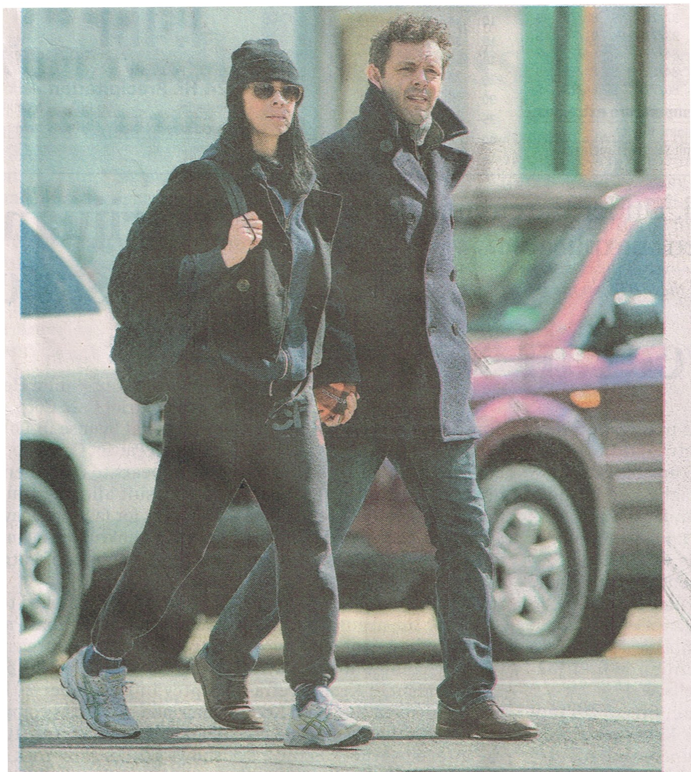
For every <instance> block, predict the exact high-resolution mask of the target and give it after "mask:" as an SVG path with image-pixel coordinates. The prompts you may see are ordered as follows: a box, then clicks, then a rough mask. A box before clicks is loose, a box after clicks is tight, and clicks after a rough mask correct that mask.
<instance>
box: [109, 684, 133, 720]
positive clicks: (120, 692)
mask: <svg viewBox="0 0 691 772" xmlns="http://www.w3.org/2000/svg"><path fill="white" fill-rule="evenodd" d="M132 683H134V682H133V681H125V679H124V678H122V679H121V678H117V679H108V680H106V681H104V686H105V689H104V692H105V695H104V696H105V697H106V700H105V704H104V708H105V712H106V713H107V714H108V715H110V716H113V717H118V716H128V717H129V715H130V712H129V710H128V708H127V703H126V702H125V692H126V691H127V687H128V686H129V685H131V684H132Z"/></svg>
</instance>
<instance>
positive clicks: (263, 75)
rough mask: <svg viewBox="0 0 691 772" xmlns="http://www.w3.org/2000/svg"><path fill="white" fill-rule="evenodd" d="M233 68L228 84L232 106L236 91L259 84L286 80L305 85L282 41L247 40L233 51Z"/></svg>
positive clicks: (227, 96)
mask: <svg viewBox="0 0 691 772" xmlns="http://www.w3.org/2000/svg"><path fill="white" fill-rule="evenodd" d="M232 62H233V64H232V67H231V68H230V75H229V76H228V83H227V84H226V103H227V104H228V106H230V98H231V95H232V94H233V92H234V91H235V90H236V89H239V88H245V87H246V86H247V85H249V84H250V83H254V82H256V81H267V82H269V83H270V82H271V81H273V80H282V81H283V82H284V83H295V84H297V85H301V84H300V81H299V78H300V76H299V75H298V71H297V69H296V67H295V65H294V64H293V63H292V61H291V60H290V57H289V56H288V54H287V53H286V52H285V51H284V50H283V49H282V48H281V47H280V46H279V45H278V40H274V39H273V38H265V39H263V40H246V41H245V42H244V43H243V44H242V45H241V46H240V48H238V49H236V50H235V51H233V55H232Z"/></svg>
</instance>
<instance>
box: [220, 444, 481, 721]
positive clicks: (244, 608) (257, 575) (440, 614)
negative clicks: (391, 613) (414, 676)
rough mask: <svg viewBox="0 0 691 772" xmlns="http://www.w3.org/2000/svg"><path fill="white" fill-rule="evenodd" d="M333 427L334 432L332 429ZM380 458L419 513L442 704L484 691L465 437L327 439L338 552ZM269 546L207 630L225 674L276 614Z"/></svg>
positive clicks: (473, 504) (473, 497) (476, 500)
mask: <svg viewBox="0 0 691 772" xmlns="http://www.w3.org/2000/svg"><path fill="white" fill-rule="evenodd" d="M336 431H337V430H336ZM386 457H388V458H389V460H390V461H391V462H392V463H393V465H394V467H395V468H396V470H397V471H398V473H399V474H400V476H401V478H402V480H403V482H404V483H405V485H406V488H407V489H408V491H409V493H410V495H411V496H412V498H413V500H414V501H415V503H416V504H417V506H418V507H419V508H420V510H421V511H422V512H423V514H424V516H425V522H426V524H427V529H428V532H429V536H430V540H431V542H432V545H433V546H434V548H435V550H436V552H435V557H436V562H437V577H436V608H437V620H438V626H439V640H440V643H441V651H442V661H443V665H444V679H443V681H442V682H441V683H440V684H439V686H438V688H437V695H438V697H439V699H440V700H441V701H442V702H443V703H444V704H446V705H448V706H449V707H452V708H453V707H456V708H465V707H468V706H469V705H471V704H473V703H475V702H480V701H482V700H485V699H488V698H489V697H491V694H492V688H493V686H494V682H495V674H494V667H493V664H492V649H491V642H490V630H489V604H490V592H491V578H492V562H491V558H490V554H489V535H488V521H487V516H486V514H485V510H484V503H483V500H482V494H481V493H480V490H479V488H478V485H477V480H476V468H475V450H474V447H473V441H472V440H467V441H460V442H450V443H442V442H440V441H438V440H437V441H435V440H427V439H420V438H415V439H410V438H408V439H401V438H399V439H395V440H385V439H383V438H381V437H376V436H375V435H373V434H365V435H364V436H363V437H361V438H359V441H358V442H357V443H356V444H354V445H353V446H351V447H337V446H336V445H335V444H334V443H328V461H329V518H330V524H331V543H332V547H333V549H334V550H337V549H338V548H339V547H340V545H341V544H342V543H343V540H344V538H345V536H346V534H347V532H348V529H349V528H350V526H351V525H352V523H353V521H354V520H355V517H356V516H357V514H358V512H359V510H360V507H361V506H362V503H363V501H364V500H365V497H366V496H367V492H368V490H369V488H370V486H371V484H372V481H373V480H374V477H375V475H376V473H377V471H378V469H379V467H380V466H381V464H382V462H383V461H384V458H386ZM274 565H275V550H274V546H273V545H271V546H270V547H268V548H267V549H266V551H265V552H264V554H263V555H262V556H261V558H260V559H259V560H258V562H257V563H256V565H255V566H254V568H253V569H252V571H251V572H250V573H249V575H248V576H247V577H246V579H245V581H244V582H243V583H242V585H241V586H240V587H239V588H238V590H237V591H236V593H235V595H234V596H233V597H232V598H231V600H230V601H229V602H228V604H227V605H226V607H225V608H224V609H223V611H222V613H221V615H220V616H219V618H218V620H217V622H216V624H215V625H214V628H213V630H212V631H211V635H210V637H209V648H208V656H209V659H210V661H211V663H212V664H213V667H214V668H215V669H217V670H218V671H219V672H224V673H248V672H249V671H250V669H251V668H252V667H253V665H254V664H255V663H256V660H257V656H258V644H259V643H260V642H261V641H262V640H263V639H264V638H265V637H266V635H268V634H269V633H270V632H271V630H272V629H273V628H274V626H275V625H276V624H277V622H278V611H277V609H276V605H275V602H274V598H275V568H274Z"/></svg>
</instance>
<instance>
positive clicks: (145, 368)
mask: <svg viewBox="0 0 691 772" xmlns="http://www.w3.org/2000/svg"><path fill="white" fill-rule="evenodd" d="M228 170H229V171H230V172H231V174H232V175H233V177H234V179H235V181H236V182H237V184H238V185H239V186H240V188H241V190H242V191H243V194H244V196H245V199H246V201H247V206H248V211H249V210H254V211H256V212H257V214H258V215H259V218H260V219H261V220H262V221H263V223H264V232H263V238H262V241H261V243H260V244H259V245H258V246H257V247H255V248H254V249H253V250H251V251H250V253H249V254H248V256H247V257H246V258H245V260H244V261H243V262H242V263H240V264H239V265H237V266H235V267H233V268H231V269H225V270H220V271H219V273H218V276H219V279H218V281H217V282H215V283H214V285H213V286H211V287H203V288H202V289H200V290H199V291H197V292H193V293H189V292H183V291H181V285H180V281H179V279H180V266H181V263H182V262H183V260H184V259H185V257H186V256H190V255H201V256H202V259H204V260H206V261H207V262H208V261H214V260H216V261H218V264H219V266H222V257H221V253H220V250H221V249H222V248H223V247H224V246H225V245H226V243H227V240H228V230H229V228H230V224H231V221H232V212H231V208H230V204H229V202H228V199H227V196H226V193H225V191H224V190H223V188H222V186H221V184H220V182H219V180H218V178H217V177H216V175H215V174H214V172H213V169H210V168H209V166H208V165H207V163H206V162H202V161H192V162H191V163H186V164H182V165H181V166H179V167H177V168H176V169H175V170H174V171H173V173H172V174H171V176H170V178H169V180H168V182H167V184H166V185H165V186H164V187H163V189H162V190H161V191H160V193H159V194H158V195H157V196H156V197H155V198H154V200H153V201H152V202H151V204H150V205H149V208H148V209H147V211H146V213H145V214H144V215H143V216H142V217H140V218H139V219H138V220H137V221H136V222H135V223H134V224H133V226H132V228H131V230H130V233H129V236H128V239H127V244H126V246H125V248H124V249H123V250H122V251H121V252H120V254H119V255H118V256H117V258H116V260H115V264H114V266H113V271H112V274H111V278H110V283H109V286H108V294H109V298H110V303H111V307H112V309H113V313H114V315H115V318H116V319H117V321H118V322H119V323H120V325H121V327H120V329H119V330H118V333H117V335H116V340H115V344H114V347H113V358H114V359H115V361H116V363H117V364H118V371H119V375H120V376H121V381H123V385H125V383H126V381H127V378H128V376H130V377H131V379H132V380H133V381H135V380H139V381H141V379H145V378H152V379H154V380H155V379H156V378H157V377H158V376H160V374H161V373H164V372H165V371H166V370H167V369H169V368H171V367H173V366H174V365H175V363H176V362H177V361H178V359H179V357H180V355H181V354H182V352H183V351H184V349H185V348H186V347H187V345H188V344H189V342H190V340H191V339H192V337H193V336H194V335H195V334H196V333H198V332H199V331H200V330H201V329H202V328H203V327H204V325H206V324H207V323H208V322H209V319H210V317H211V318H213V317H214V316H216V317H217V318H218V317H219V314H220V318H221V319H222V321H223V323H224V325H225V326H226V327H227V329H228V339H227V341H226V342H225V346H226V349H227V350H228V351H231V352H232V353H233V355H235V356H238V357H246V358H261V359H267V360H270V361H273V360H275V359H276V358H277V357H278V356H279V352H280V346H281V341H282V338H283V333H284V328H285V323H286V316H287V313H286V312H287V291H286V290H287V287H288V283H289V281H290V271H291V265H292V249H291V245H290V242H289V239H288V237H287V236H286V234H285V232H284V230H283V228H282V225H281V222H280V221H279V219H278V218H279V217H281V216H282V209H281V207H280V204H279V203H278V201H272V197H273V198H275V196H274V195H273V194H272V193H271V192H270V191H269V189H268V187H267V186H266V185H265V184H263V183H262V181H261V179H260V178H259V177H258V176H257V175H256V174H255V173H253V172H252V171H251V170H248V169H246V168H243V167H240V166H237V167H228ZM340 203H341V202H340V197H339V196H337V195H334V194H332V193H327V192H325V191H322V190H319V189H313V190H312V191H311V192H310V193H309V194H308V196H307V200H306V201H305V208H304V221H305V223H306V225H307V227H308V228H309V230H310V232H311V234H312V237H313V239H314V244H315V256H314V261H313V265H312V270H311V273H310V278H309V282H308V287H307V293H306V296H305V301H304V309H305V322H306V326H307V332H308V342H309V347H310V351H311V361H310V362H309V367H310V368H311V369H313V368H314V367H316V366H317V365H318V364H319V362H320V361H321V356H322V341H323V337H324V330H325V321H324V310H325V306H326V302H327V296H328V292H329V285H330V280H331V268H330V242H331V240H332V239H333V235H334V231H335V228H336V225H337V223H338V217H339V211H340ZM126 390H127V389H126ZM135 398H136V397H135ZM138 401H150V399H149V400H147V399H139V400H138Z"/></svg>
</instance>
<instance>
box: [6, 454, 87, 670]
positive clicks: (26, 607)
mask: <svg viewBox="0 0 691 772" xmlns="http://www.w3.org/2000/svg"><path fill="white" fill-rule="evenodd" d="M19 561H20V622H19V650H20V675H21V677H22V678H30V677H32V676H35V675H38V674H40V673H44V672H45V671H46V670H49V669H51V668H52V667H53V666H54V665H55V664H56V657H57V655H58V654H60V653H61V652H62V651H64V649H65V647H66V646H67V644H68V643H69V641H70V638H71V637H72V633H73V632H74V628H75V626H76V624H77V618H78V615H79V604H80V600H81V594H82V579H81V566H80V560H79V547H78V545H77V540H76V538H75V535H74V531H73V530H72V525H71V523H70V519H69V517H68V515H67V511H66V510H65V507H64V506H63V504H62V502H61V501H60V499H59V498H58V496H57V495H56V493H55V492H54V491H53V490H52V489H51V488H50V487H49V486H48V485H47V484H46V483H45V482H44V481H43V480H42V479H41V478H40V477H38V475H36V474H34V473H33V472H29V471H28V470H25V469H22V471H21V493H20V523H19Z"/></svg>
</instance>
